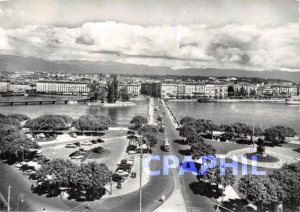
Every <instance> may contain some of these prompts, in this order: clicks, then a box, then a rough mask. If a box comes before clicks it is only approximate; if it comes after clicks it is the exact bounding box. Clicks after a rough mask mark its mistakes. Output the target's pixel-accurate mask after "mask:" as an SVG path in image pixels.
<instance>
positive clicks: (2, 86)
mask: <svg viewBox="0 0 300 212" xmlns="http://www.w3.org/2000/svg"><path fill="white" fill-rule="evenodd" d="M9 84H10V82H9V81H0V92H6V91H7V90H9Z"/></svg>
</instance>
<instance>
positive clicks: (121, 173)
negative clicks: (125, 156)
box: [116, 170, 129, 177]
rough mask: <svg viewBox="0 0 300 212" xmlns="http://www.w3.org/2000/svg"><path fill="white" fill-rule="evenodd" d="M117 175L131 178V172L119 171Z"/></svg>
mask: <svg viewBox="0 0 300 212" xmlns="http://www.w3.org/2000/svg"><path fill="white" fill-rule="evenodd" d="M116 174H117V175H119V176H121V177H128V176H129V172H126V171H124V170H118V171H116Z"/></svg>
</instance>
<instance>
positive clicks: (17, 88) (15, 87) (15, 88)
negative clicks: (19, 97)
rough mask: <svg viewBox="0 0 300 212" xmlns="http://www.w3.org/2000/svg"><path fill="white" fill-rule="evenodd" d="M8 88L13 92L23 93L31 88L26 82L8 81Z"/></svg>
mask: <svg viewBox="0 0 300 212" xmlns="http://www.w3.org/2000/svg"><path fill="white" fill-rule="evenodd" d="M8 90H9V91H12V92H14V93H25V92H26V91H29V90H32V86H31V85H30V84H28V83H26V84H25V83H9V85H8Z"/></svg>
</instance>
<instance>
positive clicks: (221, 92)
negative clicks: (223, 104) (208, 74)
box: [215, 84, 228, 99]
mask: <svg viewBox="0 0 300 212" xmlns="http://www.w3.org/2000/svg"><path fill="white" fill-rule="evenodd" d="M227 97H228V85H224V84H216V86H215V98H218V99H224V98H227Z"/></svg>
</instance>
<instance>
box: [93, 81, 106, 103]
mask: <svg viewBox="0 0 300 212" xmlns="http://www.w3.org/2000/svg"><path fill="white" fill-rule="evenodd" d="M88 88H89V89H90V93H89V98H90V100H92V101H101V102H104V101H105V100H106V95H107V92H106V87H105V85H103V84H101V83H100V82H98V81H93V82H92V83H90V84H88Z"/></svg>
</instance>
